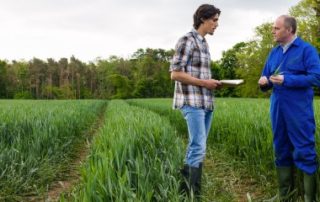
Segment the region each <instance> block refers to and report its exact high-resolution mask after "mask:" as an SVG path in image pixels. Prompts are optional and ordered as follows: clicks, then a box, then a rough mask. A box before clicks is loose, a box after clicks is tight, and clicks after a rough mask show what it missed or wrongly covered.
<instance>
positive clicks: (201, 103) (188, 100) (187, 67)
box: [170, 29, 214, 110]
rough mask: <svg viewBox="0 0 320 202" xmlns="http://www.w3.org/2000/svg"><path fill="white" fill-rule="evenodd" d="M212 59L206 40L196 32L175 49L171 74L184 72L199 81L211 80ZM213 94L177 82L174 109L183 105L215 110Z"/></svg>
mask: <svg viewBox="0 0 320 202" xmlns="http://www.w3.org/2000/svg"><path fill="white" fill-rule="evenodd" d="M210 62H211V57H210V53H209V47H208V43H207V42H206V40H205V39H204V38H203V37H202V36H201V35H200V34H199V33H198V32H197V31H196V30H195V29H192V30H191V32H189V33H187V34H186V35H184V36H183V37H181V38H180V39H179V41H178V43H177V45H176V47H175V54H174V56H173V59H172V61H171V65H170V72H172V71H183V72H186V73H188V74H190V75H191V76H193V77H196V78H199V79H211V69H210ZM213 102H214V98H213V92H212V91H211V90H209V89H207V88H204V87H201V86H193V85H188V84H183V83H181V82H179V81H175V89H174V98H173V108H174V109H178V108H181V107H182V106H183V105H189V106H192V107H197V108H203V109H207V110H213Z"/></svg>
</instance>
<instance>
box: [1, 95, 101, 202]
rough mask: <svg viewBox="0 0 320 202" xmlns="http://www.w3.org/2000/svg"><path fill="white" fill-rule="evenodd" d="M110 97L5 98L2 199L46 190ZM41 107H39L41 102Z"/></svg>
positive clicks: (17, 199)
mask: <svg viewBox="0 0 320 202" xmlns="http://www.w3.org/2000/svg"><path fill="white" fill-rule="evenodd" d="M104 104H105V102H104V101H96V100H95V101H88V100H87V101H78V102H75V101H34V100H33V101H30V100H13V101H12V100H11V101H6V100H2V101H0V149H1V155H0V173H1V175H0V200H1V201H25V200H26V198H25V197H26V196H28V195H31V194H32V195H38V194H39V195H41V194H43V193H44V192H45V191H46V189H47V187H48V185H49V184H50V182H52V181H53V180H54V179H56V178H57V177H58V176H60V172H61V171H63V170H64V169H65V166H66V165H68V160H69V159H70V155H71V154H72V152H73V147H74V145H75V143H77V142H78V141H80V140H81V138H82V137H83V132H84V130H85V129H88V128H89V127H90V126H91V124H92V123H93V121H94V120H95V119H96V117H97V115H98V113H99V112H100V111H101V109H102V108H103V106H104ZM35 106H36V107H35Z"/></svg>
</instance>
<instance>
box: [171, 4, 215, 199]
mask: <svg viewBox="0 0 320 202" xmlns="http://www.w3.org/2000/svg"><path fill="white" fill-rule="evenodd" d="M219 15H220V10H219V9H218V8H216V7H214V6H213V5H209V4H204V5H201V6H200V7H199V8H198V9H197V10H196V12H195V14H194V16H193V20H194V23H193V29H192V30H191V31H190V32H188V33H187V34H186V35H184V36H183V37H181V38H180V39H179V41H178V43H177V45H176V48H175V54H174V57H173V59H172V62H171V65H170V72H171V79H172V80H175V90H174V101H173V107H174V108H175V109H180V110H181V111H182V113H183V115H184V118H185V119H186V122H187V125H188V131H189V144H188V148H187V152H186V157H185V166H184V168H183V169H182V170H181V173H182V175H183V178H184V179H183V182H182V184H181V186H180V191H181V192H184V193H187V194H190V193H191V191H192V192H193V193H194V194H195V195H196V196H199V195H200V190H201V175H202V162H203V159H204V157H205V153H206V141H207V136H208V133H209V130H210V126H211V120H212V113H213V93H212V90H213V89H216V88H218V87H220V86H221V83H220V81H217V80H214V79H212V78H211V70H210V62H211V58H210V53H209V47H208V44H207V42H206V40H205V38H204V37H205V36H206V35H207V34H209V35H213V33H214V31H215V29H216V28H217V27H218V20H219Z"/></svg>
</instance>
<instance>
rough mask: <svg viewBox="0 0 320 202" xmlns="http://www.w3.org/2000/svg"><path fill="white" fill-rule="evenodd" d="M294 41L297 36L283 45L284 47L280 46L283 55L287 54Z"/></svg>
mask: <svg viewBox="0 0 320 202" xmlns="http://www.w3.org/2000/svg"><path fill="white" fill-rule="evenodd" d="M296 39H297V36H296V35H295V36H294V37H293V39H292V40H291V41H290V42H289V43H287V44H285V45H281V47H282V52H283V53H285V52H287V50H288V49H289V48H290V46H291V45H292V44H293V42H294V41H295V40H296Z"/></svg>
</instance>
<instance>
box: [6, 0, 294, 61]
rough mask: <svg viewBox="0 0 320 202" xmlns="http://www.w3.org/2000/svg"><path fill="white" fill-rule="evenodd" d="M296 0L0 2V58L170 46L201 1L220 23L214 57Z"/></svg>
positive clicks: (211, 39) (91, 55) (81, 55)
mask: <svg viewBox="0 0 320 202" xmlns="http://www.w3.org/2000/svg"><path fill="white" fill-rule="evenodd" d="M299 1H300V0H214V1H202V0H90V1H89V0H28V1H26V0H10V1H8V0H0V5H1V6H0V27H1V31H0V59H1V60H9V61H11V60H26V61H28V60H30V59H32V58H33V57H36V58H39V59H43V60H46V59H47V58H53V59H55V60H59V59H60V58H62V57H66V58H69V57H71V56H72V55H73V56H75V57H76V58H78V59H80V60H81V61H83V62H94V61H95V60H97V59H98V58H101V59H108V58H109V57H110V56H112V55H115V56H118V57H123V58H130V57H131V55H132V54H133V53H134V52H135V51H137V50H138V49H139V48H143V49H145V48H154V49H156V48H162V49H166V50H169V49H173V48H174V46H175V44H176V42H177V40H178V38H180V37H181V36H183V35H184V34H185V33H187V32H189V31H190V30H191V29H192V24H193V14H194V12H195V11H196V9H197V8H198V7H199V6H200V5H201V4H204V3H209V4H213V5H215V6H216V7H218V8H219V9H220V10H221V15H220V18H219V27H218V28H217V29H216V31H215V33H214V35H213V36H210V35H208V36H206V39H207V41H208V43H209V47H210V52H211V57H212V60H218V59H220V58H221V56H222V52H223V51H226V50H228V49H230V48H232V46H233V45H235V44H236V43H238V42H241V41H249V40H250V39H253V38H254V29H255V27H257V26H259V25H261V24H262V23H266V22H273V21H274V20H275V18H276V17H277V16H279V15H282V14H288V12H289V8H290V7H292V6H295V5H297V3H298V2H299Z"/></svg>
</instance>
